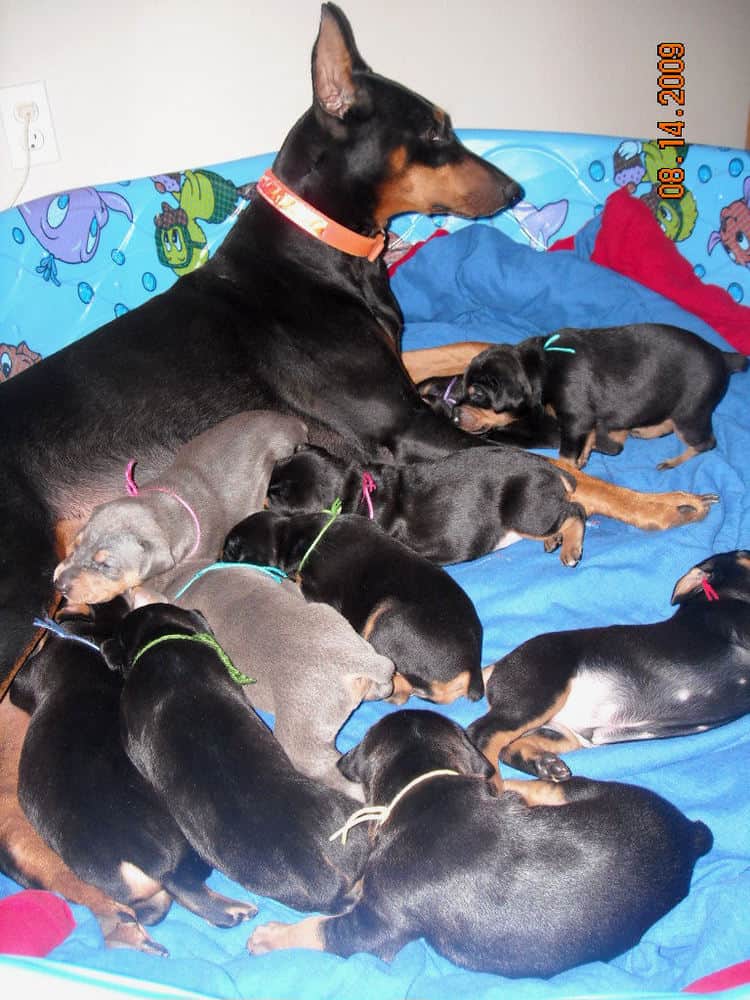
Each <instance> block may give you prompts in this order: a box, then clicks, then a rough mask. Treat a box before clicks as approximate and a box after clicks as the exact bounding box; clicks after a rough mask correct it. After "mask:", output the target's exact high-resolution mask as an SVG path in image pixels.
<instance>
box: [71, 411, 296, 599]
mask: <svg viewBox="0 0 750 1000" xmlns="http://www.w3.org/2000/svg"><path fill="white" fill-rule="evenodd" d="M306 440H307V430H306V428H305V425H304V424H303V423H302V421H301V420H298V419H297V418H296V417H292V416H288V415H285V414H281V413H272V412H269V411H264V410H249V411H244V412H242V413H237V414H235V415H234V416H232V417H227V418H226V420H222V421H221V422H220V423H218V424H216V425H215V426H213V427H211V428H209V429H208V430H206V431H204V432H203V433H202V434H198V435H197V436H196V437H195V438H193V439H192V440H191V441H188V442H187V443H186V444H184V445H182V447H181V448H179V449H178V451H177V453H176V454H175V456H174V458H173V459H172V461H171V462H170V463H169V465H168V466H167V468H166V469H164V471H163V472H162V473H161V474H160V475H159V476H158V477H154V478H151V479H150V480H146V481H145V482H143V483H142V485H141V486H140V487H138V486H135V483H134V480H133V478H132V473H129V478H128V479H127V480H126V479H125V478H123V489H122V494H123V495H122V496H120V497H119V498H117V499H116V500H110V501H109V502H107V503H102V504H99V505H98V506H97V507H96V508H95V509H94V510H93V512H92V513H91V516H90V517H89V518H88V519H87V520H86V521H85V523H84V524H83V526H82V527H81V529H80V530H79V531H78V532H77V534H76V535H75V537H74V538H73V539H72V540H71V542H70V545H69V551H68V554H67V556H66V558H65V559H64V560H62V561H61V562H60V563H59V564H58V566H57V568H56V569H55V572H54V580H55V586H56V587H57V589H58V590H59V591H60V593H62V594H64V595H65V597H66V598H67V600H68V601H69V602H71V603H73V604H102V603H104V602H106V601H111V600H113V598H115V597H117V596H119V595H120V594H123V593H125V592H126V591H129V590H133V589H135V588H137V587H140V586H141V584H143V582H144V581H146V580H148V581H149V585H150V586H151V587H152V588H153V589H154V590H155V591H157V592H158V591H160V590H161V588H162V587H163V586H164V585H166V583H167V582H168V581H169V580H170V579H171V577H172V576H173V574H174V570H175V567H176V566H178V565H180V564H182V563H184V562H185V561H186V560H192V561H193V562H201V561H203V562H206V561H207V560H213V559H215V558H216V556H217V555H218V554H219V552H220V551H221V546H222V544H223V542H224V537H225V535H226V533H227V531H229V529H230V528H231V526H232V525H233V524H234V523H235V522H236V521H237V520H239V519H240V518H242V517H245V516H246V515H248V514H252V513H253V512H254V511H259V510H260V509H261V508H262V507H263V503H264V500H265V496H266V491H267V489H268V482H269V479H270V477H271V472H272V470H273V468H274V465H275V463H276V462H278V461H280V460H281V459H284V458H288V457H289V456H290V455H292V454H293V453H294V451H295V449H296V448H298V447H300V446H301V445H302V444H303V443H304V442H305V441H306ZM124 473H125V467H123V474H124ZM126 485H127V488H128V491H129V493H130V495H129V496H128V495H126V493H125V489H126Z"/></svg>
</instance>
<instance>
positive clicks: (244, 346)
mask: <svg viewBox="0 0 750 1000" xmlns="http://www.w3.org/2000/svg"><path fill="white" fill-rule="evenodd" d="M312 80H313V104H312V106H311V108H310V109H309V110H308V111H307V112H306V113H305V114H303V115H302V117H301V118H300V119H299V121H298V122H297V123H296V125H295V126H294V127H293V128H292V130H291V132H290V133H289V135H288V136H287V138H286V140H285V141H284V143H283V145H282V148H281V150H280V151H279V154H278V156H277V157H276V159H275V161H274V164H273V169H272V172H271V174H269V175H267V176H266V179H265V182H264V183H262V184H260V183H259V186H258V196H257V197H256V198H255V199H254V200H253V201H252V202H251V203H250V205H249V207H247V208H246V209H245V211H244V212H243V213H242V214H241V216H240V217H239V218H238V220H237V222H236V224H235V225H234V227H233V229H232V231H231V232H230V234H229V236H228V237H227V238H226V239H225V241H224V243H223V244H222V246H221V248H220V249H219V250H218V251H217V252H216V253H215V255H214V256H213V258H212V259H211V260H210V261H208V262H207V263H206V264H205V265H204V266H203V267H201V268H200V269H199V270H196V271H194V272H192V273H191V274H188V275H185V276H183V277H182V278H180V280H179V281H177V282H176V284H174V285H173V286H172V287H171V288H170V289H168V290H167V291H166V292H164V293H163V294H161V295H158V296H155V297H154V298H152V299H151V300H149V301H148V302H147V303H145V304H144V305H143V306H141V307H139V308H138V309H133V310H131V311H130V312H128V313H125V314H124V315H122V316H120V317H118V318H117V319H115V320H113V321H112V322H111V323H108V324H106V325H105V326H104V327H102V328H101V329H99V330H97V331H95V332H94V333H92V334H90V335H89V336H87V337H85V338H83V339H81V340H79V341H77V342H75V343H73V344H71V345H70V346H68V347H66V348H65V349H63V350H61V351H58V352H56V353H55V354H52V355H51V356H49V357H47V358H45V359H44V360H43V361H41V362H39V363H38V364H35V365H32V366H31V367H30V368H28V369H26V371H24V372H21V373H20V374H19V375H17V376H16V377H15V378H13V379H11V380H9V381H8V382H6V383H5V384H3V386H2V390H1V391H0V424H1V425H2V427H3V461H2V463H0V609H2V611H1V613H0V694H2V693H3V692H4V690H5V686H6V685H7V684H8V682H9V678H10V677H11V675H12V673H13V671H14V669H16V668H17V667H18V665H19V664H20V663H22V662H23V655H24V653H25V652H26V651H27V650H28V649H29V648H30V646H31V645H32V644H33V643H34V642H35V641H36V638H37V634H36V633H35V632H34V628H33V625H32V621H33V619H34V616H35V615H38V614H39V613H40V612H41V611H42V610H43V609H45V608H46V607H47V605H48V603H49V601H50V599H51V597H52V593H53V591H52V571H53V569H54V566H55V564H56V563H57V562H58V560H59V558H60V557H61V555H64V551H65V550H64V549H63V550H62V551H61V549H60V548H59V547H56V525H57V524H58V523H59V522H61V521H63V522H68V525H67V526H68V527H69V528H70V527H71V526H70V524H69V522H70V521H78V522H79V523H80V522H82V521H83V520H85V518H86V517H87V516H88V515H89V514H90V512H91V510H92V509H93V508H94V507H95V506H96V505H97V504H98V503H101V502H102V501H106V500H110V499H112V498H114V497H117V496H119V495H120V493H121V489H122V469H123V467H124V466H125V464H126V463H127V462H128V461H129V460H130V459H132V458H133V457H138V460H139V463H140V466H139V470H140V473H141V475H142V478H143V479H144V480H148V479H150V478H152V477H153V476H154V475H156V474H157V472H159V471H160V470H163V469H164V467H165V466H166V465H167V464H168V462H169V460H170V458H171V456H172V455H173V454H174V452H175V451H176V450H177V448H178V447H179V446H180V445H181V444H183V443H184V442H186V441H188V440H189V439H191V438H193V437H194V436H195V435H196V434H199V433H200V432H201V431H203V430H205V429H207V428H208V427H210V426H212V425H213V424H216V423H218V422H219V421H220V420H222V419H224V418H225V417H228V416H231V415H232V414H234V413H237V412H239V411H240V410H246V409H259V408H260V409H276V410H280V411H283V412H286V413H292V414H296V415H297V416H299V417H301V418H302V419H303V420H304V421H305V423H306V424H307V426H308V429H309V432H310V439H311V440H312V441H313V442H314V443H316V444H319V445H322V446H325V447H327V448H329V450H333V451H336V452H337V453H339V454H341V455H344V456H346V457H349V458H354V457H356V458H359V459H360V460H361V461H367V460H370V459H372V458H375V457H380V458H381V459H382V460H387V459H388V458H389V457H394V458H398V459H399V460H400V461H408V460H411V459H415V460H416V459H421V458H425V457H430V456H432V457H440V456H442V455H445V454H448V453H450V452H453V451H457V450H459V449H462V448H466V447H468V446H469V444H479V443H480V442H477V441H475V440H472V439H471V438H470V437H469V436H468V435H465V434H462V433H461V432H460V431H459V429H458V428H455V427H453V426H452V425H451V424H450V423H449V422H448V421H442V420H439V419H438V417H437V416H436V415H435V414H432V413H431V412H430V411H429V409H428V408H427V407H426V406H425V405H424V404H423V402H422V400H421V399H420V397H419V395H418V393H417V392H416V390H415V388H414V385H413V383H412V382H411V379H410V378H409V376H408V374H407V372H406V370H405V369H404V367H403V365H402V363H401V360H400V357H399V352H400V349H401V334H402V325H403V318H402V315H401V312H400V309H399V306H398V303H397V302H396V299H395V298H394V296H393V293H392V292H391V290H390V287H389V284H388V277H387V271H386V266H385V263H384V261H383V258H382V254H381V255H378V251H379V249H380V248H381V247H382V246H383V244H384V238H383V235H382V234H383V232H384V230H385V228H386V225H387V222H388V219H389V218H390V217H391V216H393V215H395V214H398V213H402V212H422V213H426V214H430V213H435V212H440V213H446V212H448V213H454V214H458V215H463V216H466V217H470V218H476V217H479V216H486V215H491V214H493V213H495V212H498V211H500V210H501V209H503V208H505V207H507V206H508V205H509V204H512V203H513V202H515V201H517V199H518V198H519V197H520V194H521V189H520V187H519V186H518V184H517V183H516V182H515V181H513V180H512V179H511V178H509V177H508V176H507V175H505V174H503V173H502V172H501V171H500V170H498V169H497V168H496V167H494V166H493V165H492V164H490V163H489V162H487V161H484V160H482V159H481V158H480V157H478V156H476V155H474V154H472V153H470V152H469V151H468V150H467V149H466V148H465V147H464V146H462V144H461V143H460V142H459V141H458V139H457V138H456V135H455V133H454V132H453V129H452V127H451V122H450V118H449V117H448V115H447V114H446V113H445V112H444V111H442V110H441V109H440V108H437V107H435V105H433V104H431V103H430V102H429V101H427V100H425V99H424V98H422V97H420V96H419V95H417V94H415V93H413V92H412V91H410V90H408V89H407V88H406V87H403V86H401V85H400V84H398V83H395V82H394V81H392V80H388V79H386V78H384V77H382V76H380V75H379V74H377V73H374V72H373V71H372V70H371V69H370V68H369V66H368V65H367V64H366V63H365V61H364V60H363V59H362V57H361V55H360V54H359V52H358V50H357V46H356V44H355V41H354V37H353V34H352V31H351V28H350V26H349V23H348V21H347V20H346V18H345V17H344V15H343V14H342V13H341V11H340V10H339V9H338V8H337V7H336V6H335V5H333V4H324V5H323V7H322V14H321V22H320V30H319V33H318V38H317V41H316V43H315V47H314V49H313V57H312ZM290 214H291V215H293V216H294V217H295V218H296V219H297V221H296V222H295V221H292V219H291V218H290V217H289V216H290ZM300 223H302V224H300ZM342 331H344V332H343V333H342ZM573 497H574V499H575V501H576V502H578V503H580V504H581V505H582V506H583V507H584V508H585V509H586V512H587V514H590V513H593V512H598V513H602V514H609V515H611V516H615V517H620V518H622V519H624V520H626V521H628V523H632V524H635V525H637V526H640V527H647V528H667V527H673V526H675V525H678V524H684V523H688V522H690V521H695V520H700V519H701V518H703V517H705V516H706V514H707V512H708V510H709V509H710V505H711V503H712V502H713V501H714V500H715V499H716V498H715V497H714V496H712V495H704V496H698V495H695V494H690V493H683V492H673V493H666V494H641V493H634V492H633V491H629V490H623V489H621V488H619V487H616V486H613V485H611V484H608V483H604V482H602V481H600V480H595V479H592V478H591V477H587V476H585V475H583V474H580V473H577V474H576V476H575V492H574V495H573ZM72 533H73V534H74V533H75V532H74V531H73V532H72ZM3 767H5V765H3ZM22 854H23V849H22V848H21V849H19V850H18V851H16V853H15V856H16V857H17V858H19V859H21V860H19V862H18V866H21V867H22V866H23V861H22ZM18 866H17V867H18ZM48 887H51V888H54V885H52V886H48Z"/></svg>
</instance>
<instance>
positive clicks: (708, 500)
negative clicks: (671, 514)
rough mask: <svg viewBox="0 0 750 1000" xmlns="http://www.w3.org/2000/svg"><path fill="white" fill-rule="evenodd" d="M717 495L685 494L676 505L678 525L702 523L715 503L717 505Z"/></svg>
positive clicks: (718, 498) (676, 523) (676, 522)
mask: <svg viewBox="0 0 750 1000" xmlns="http://www.w3.org/2000/svg"><path fill="white" fill-rule="evenodd" d="M719 501H720V497H719V494H718V493H685V494H683V495H682V499H681V502H678V503H677V514H678V520H676V521H675V525H678V524H691V523H692V522H694V521H702V520H703V518H704V517H706V515H707V514H708V512H709V511H710V510H711V507H712V506H713V505H714V504H715V503H719Z"/></svg>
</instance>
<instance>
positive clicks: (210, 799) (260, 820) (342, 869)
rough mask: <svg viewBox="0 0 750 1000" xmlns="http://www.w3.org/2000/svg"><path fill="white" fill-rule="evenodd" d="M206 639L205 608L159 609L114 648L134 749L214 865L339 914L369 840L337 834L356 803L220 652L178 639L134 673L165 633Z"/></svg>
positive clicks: (135, 616)
mask: <svg viewBox="0 0 750 1000" xmlns="http://www.w3.org/2000/svg"><path fill="white" fill-rule="evenodd" d="M206 632H210V629H209V628H208V625H207V622H206V621H205V619H204V618H203V616H202V615H200V614H199V613H198V612H195V611H184V610H183V609H181V608H177V607H175V606H174V605H170V604H151V605H147V606H146V607H143V608H139V609H138V610H136V611H132V612H131V613H130V614H129V615H128V616H127V618H126V619H125V620H124V622H123V624H122V626H121V627H120V629H119V631H118V633H117V635H116V636H115V638H113V639H112V640H109V641H108V642H107V643H105V645H104V652H105V655H106V657H107V659H108V662H109V663H110V665H111V666H112V667H114V668H117V669H120V670H122V671H123V672H124V674H125V677H126V679H125V685H124V688H123V692H122V696H121V704H120V707H121V720H122V732H123V741H124V745H125V750H126V752H127V754H128V756H129V757H130V759H131V760H132V762H133V764H135V766H136V768H137V769H138V770H139V771H140V773H141V774H142V775H143V776H144V778H146V780H147V781H148V782H149V783H150V784H151V785H152V786H153V787H154V788H155V789H156V790H157V791H158V793H159V794H160V796H161V797H162V799H163V801H164V802H165V803H166V805H167V806H168V808H169V810H170V812H171V813H172V815H173V816H174V818H175V820H176V821H177V823H178V825H179V826H180V828H181V830H182V831H183V833H184V834H185V836H186V837H187V839H188V841H189V842H190V843H191V844H192V845H193V847H194V848H195V850H196V851H197V852H198V854H199V855H200V856H201V857H202V858H205V859H206V861H208V862H209V863H210V864H211V865H213V866H214V867H215V868H217V869H218V870H220V871H222V872H224V873H225V874H226V875H227V876H228V877H229V878H231V879H233V880H234V881H235V882H239V883H240V884H241V885H243V886H244V887H245V888H247V889H249V890H250V891H251V892H256V893H259V894H261V895H264V896H270V897H272V898H274V899H278V900H279V901H280V902H282V903H285V904H287V905H288V906H293V907H294V908H295V909H298V910H322V911H325V912H327V911H330V910H332V909H335V908H336V907H337V906H341V905H342V901H343V900H344V899H345V898H346V893H347V891H348V890H349V888H350V886H351V884H352V883H353V881H354V880H355V878H356V876H357V874H358V873H359V869H360V867H361V865H362V862H363V860H364V854H365V851H366V846H365V843H364V841H365V838H364V837H363V836H361V835H360V836H358V837H357V838H355V839H354V840H353V842H352V846H351V850H348V851H344V850H343V849H342V848H341V845H340V844H338V843H330V842H329V839H328V838H329V836H330V834H331V833H332V832H333V831H334V830H335V829H336V828H337V827H338V826H339V825H340V824H341V823H342V822H343V820H344V819H346V817H347V816H349V815H350V814H351V813H352V812H353V811H354V810H355V809H356V808H357V802H356V801H355V800H353V799H349V798H348V797H347V796H346V795H343V794H341V793H338V792H336V791H334V790H333V789H330V788H327V787H325V786H324V785H320V784H318V783H317V782H315V781H313V780H312V779H311V778H308V777H306V776H305V775H302V774H300V773H299V772H297V771H295V769H294V768H293V767H292V765H291V763H290V762H289V759H288V758H287V756H286V754H285V753H284V751H283V750H282V748H281V746H280V744H279V743H277V742H276V740H275V739H274V737H273V735H272V733H271V731H270V730H269V729H268V727H267V726H266V725H265V723H264V722H262V721H261V719H260V718H259V717H258V716H257V715H256V714H255V712H253V710H252V709H251V708H250V707H249V705H248V703H247V699H246V698H245V696H244V695H243V693H242V690H241V688H240V686H239V685H238V684H237V683H235V681H233V680H232V679H231V678H230V676H229V674H228V672H227V670H226V668H225V666H224V665H223V664H222V662H221V660H220V659H219V657H218V656H217V654H216V652H215V651H214V650H213V649H211V648H209V647H207V646H206V645H204V644H203V643H201V642H195V641H189V640H174V639H173V640H171V641H168V642H162V643H159V645H157V646H154V647H153V648H152V649H149V650H147V651H146V652H145V653H144V654H143V655H142V656H141V657H140V658H139V659H138V662H137V663H135V665H133V659H134V658H136V657H137V655H138V653H139V651H140V650H142V649H143V648H144V646H145V645H146V644H147V643H149V642H151V641H152V640H154V639H156V638H158V637H160V636H163V635H173V634H178V635H195V634H197V633H206ZM300 669H304V665H302V664H300ZM312 710H313V709H312V707H311V711H312Z"/></svg>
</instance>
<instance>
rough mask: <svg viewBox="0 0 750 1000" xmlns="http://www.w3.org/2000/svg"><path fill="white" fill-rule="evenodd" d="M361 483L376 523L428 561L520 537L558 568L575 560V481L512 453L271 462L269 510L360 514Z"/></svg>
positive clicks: (578, 524) (579, 543)
mask: <svg viewBox="0 0 750 1000" xmlns="http://www.w3.org/2000/svg"><path fill="white" fill-rule="evenodd" d="M366 476H370V477H371V479H372V482H373V483H374V484H375V492H374V494H373V499H372V506H373V516H374V519H375V521H376V522H377V524H379V525H380V527H381V528H383V529H384V530H385V531H386V532H388V533H389V534H390V535H392V536H393V537H394V538H396V539H398V540H399V541H401V542H403V543H404V544H406V545H408V546H409V547H410V548H412V549H414V551H415V552H418V553H419V554H420V555H422V556H424V557H425V558H426V559H430V560H432V561H433V562H436V563H443V564H445V563H456V562H463V561H465V560H467V559H475V558H476V557H477V556H481V555H485V554H486V553H488V552H492V551H494V550H495V549H498V548H502V547H504V546H505V545H509V544H510V543H511V542H515V541H518V539H519V538H536V539H540V540H542V541H543V542H544V548H545V550H546V551H547V552H554V551H555V549H558V548H559V549H560V560H561V562H562V563H563V565H565V566H575V565H577V563H578V562H579V561H580V558H581V555H582V552H583V535H584V531H585V526H586V512H585V511H584V508H583V507H582V506H581V504H579V503H576V502H575V499H574V490H575V480H574V479H573V478H571V477H570V476H568V475H566V473H565V472H564V471H563V470H561V469H557V468H555V467H554V466H552V465H550V463H549V462H547V461H545V459H543V458H542V457H541V456H540V455H533V454H531V453H530V452H526V451H522V450H521V449H519V448H508V447H501V446H496V447H490V446H487V447H485V448H481V449H474V450H468V449H467V450H466V451H460V452H456V453H454V454H453V455H449V456H448V457H446V458H443V459H441V460H440V461H423V462H417V463H412V464H408V465H394V464H388V465H386V464H382V463H378V462H368V463H367V464H366V465H363V464H362V463H361V462H357V461H349V462H347V461H345V460H342V459H340V458H337V457H335V456H334V455H330V454H328V453H327V452H326V451H324V450H323V449H321V448H316V447H311V448H306V449H304V450H301V451H298V452H297V453H296V454H294V455H292V456H291V457H290V458H288V459H283V460H282V461H281V462H278V463H277V465H276V467H275V468H274V470H273V473H272V475H271V482H270V484H269V487H268V504H269V507H270V509H271V510H274V511H277V512H278V513H279V514H292V513H297V512H302V511H319V510H321V508H325V507H326V506H327V505H328V504H329V503H331V501H332V499H333V498H334V497H338V498H340V500H341V502H342V509H343V510H345V511H360V512H362V513H364V509H363V506H362V502H361V501H362V482H363V477H366Z"/></svg>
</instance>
